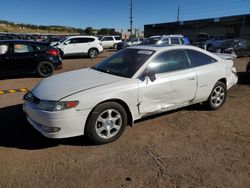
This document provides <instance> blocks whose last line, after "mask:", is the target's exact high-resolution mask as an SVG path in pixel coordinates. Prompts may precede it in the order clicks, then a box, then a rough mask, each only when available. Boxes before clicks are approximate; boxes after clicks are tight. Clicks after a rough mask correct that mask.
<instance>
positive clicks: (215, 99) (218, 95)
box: [205, 81, 227, 110]
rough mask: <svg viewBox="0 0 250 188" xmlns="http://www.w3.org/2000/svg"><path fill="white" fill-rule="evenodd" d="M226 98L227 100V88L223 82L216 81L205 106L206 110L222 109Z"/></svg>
mask: <svg viewBox="0 0 250 188" xmlns="http://www.w3.org/2000/svg"><path fill="white" fill-rule="evenodd" d="M226 98H227V87H226V85H225V84H224V83H223V82H221V81H218V82H217V83H216V84H215V86H214V88H213V90H212V92H211V94H210V96H209V97H208V99H207V101H206V103H205V104H206V106H207V107H208V109H210V110H217V109H219V108H220V107H222V105H223V104H224V103H225V101H226Z"/></svg>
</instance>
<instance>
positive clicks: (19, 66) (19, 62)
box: [0, 40, 62, 77]
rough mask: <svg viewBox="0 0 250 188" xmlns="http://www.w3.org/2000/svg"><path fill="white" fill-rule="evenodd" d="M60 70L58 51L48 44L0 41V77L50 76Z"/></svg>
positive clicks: (60, 62)
mask: <svg viewBox="0 0 250 188" xmlns="http://www.w3.org/2000/svg"><path fill="white" fill-rule="evenodd" d="M61 68H62V61H61V57H60V55H59V51H58V50H57V49H56V48H53V47H51V46H50V45H49V43H43V42H34V41H21V40H9V41H7V40H6V41H0V76H6V75H9V74H13V73H19V74H20V73H21V74H25V73H36V74H38V75H39V76H41V77H48V76H51V75H52V74H53V72H54V70H57V69H61Z"/></svg>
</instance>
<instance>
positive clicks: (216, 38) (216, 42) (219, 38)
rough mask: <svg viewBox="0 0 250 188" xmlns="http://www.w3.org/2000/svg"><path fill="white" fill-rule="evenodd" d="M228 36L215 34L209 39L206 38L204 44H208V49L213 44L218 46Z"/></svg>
mask: <svg viewBox="0 0 250 188" xmlns="http://www.w3.org/2000/svg"><path fill="white" fill-rule="evenodd" d="M226 39H227V38H226V37H225V36H213V37H211V38H210V39H209V40H206V41H205V42H204V43H203V45H204V46H206V49H209V48H211V47H212V46H217V45H219V44H220V43H221V42H223V41H224V40H226Z"/></svg>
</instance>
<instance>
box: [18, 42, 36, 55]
mask: <svg viewBox="0 0 250 188" xmlns="http://www.w3.org/2000/svg"><path fill="white" fill-rule="evenodd" d="M33 51H34V48H33V46H32V45H30V44H14V52H15V53H28V52H33Z"/></svg>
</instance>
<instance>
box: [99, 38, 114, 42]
mask: <svg viewBox="0 0 250 188" xmlns="http://www.w3.org/2000/svg"><path fill="white" fill-rule="evenodd" d="M113 40H114V39H113V37H104V38H103V39H102V41H113Z"/></svg>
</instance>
